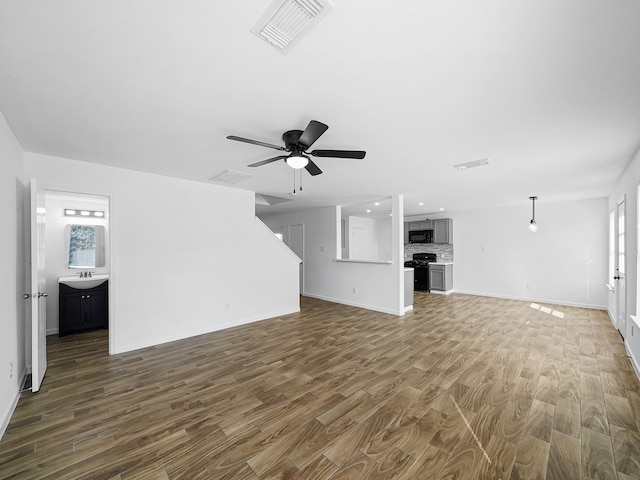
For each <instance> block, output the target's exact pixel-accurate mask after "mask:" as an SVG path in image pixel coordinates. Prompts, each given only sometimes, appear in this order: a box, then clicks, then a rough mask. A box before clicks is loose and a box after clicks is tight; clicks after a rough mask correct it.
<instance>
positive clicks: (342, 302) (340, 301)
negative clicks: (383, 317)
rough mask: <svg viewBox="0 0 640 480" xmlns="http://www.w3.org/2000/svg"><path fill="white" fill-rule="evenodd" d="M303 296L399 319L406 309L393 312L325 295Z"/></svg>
mask: <svg viewBox="0 0 640 480" xmlns="http://www.w3.org/2000/svg"><path fill="white" fill-rule="evenodd" d="M303 295H304V296H305V297H311V298H317V299H318V300H325V301H327V302H332V303H340V304H342V305H349V306H350V307H358V308H364V309H365V310H373V311H374V312H380V313H388V314H391V315H397V316H399V317H401V316H402V315H404V307H402V311H397V310H392V309H390V308H386V307H380V306H378V305H368V304H365V303H358V302H349V301H348V300H343V299H341V298H332V297H325V296H324V295H316V294H314V293H308V292H305V293H303Z"/></svg>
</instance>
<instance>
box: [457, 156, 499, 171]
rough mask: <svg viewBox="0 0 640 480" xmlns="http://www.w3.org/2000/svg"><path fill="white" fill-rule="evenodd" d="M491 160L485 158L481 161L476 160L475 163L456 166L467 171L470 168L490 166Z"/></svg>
mask: <svg viewBox="0 0 640 480" xmlns="http://www.w3.org/2000/svg"><path fill="white" fill-rule="evenodd" d="M490 163H491V160H489V159H488V158H483V159H481V160H474V161H473V162H467V163H459V164H458V165H454V167H456V168H457V169H458V170H467V169H468V168H474V167H481V166H482V165H489V164H490Z"/></svg>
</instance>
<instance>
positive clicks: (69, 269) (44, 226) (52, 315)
mask: <svg viewBox="0 0 640 480" xmlns="http://www.w3.org/2000/svg"><path fill="white" fill-rule="evenodd" d="M36 183H37V182H36ZM36 189H37V195H38V197H39V198H40V197H41V198H42V201H39V202H38V203H36V202H35V201H33V200H32V202H31V208H30V212H29V215H36V214H37V212H36V210H38V211H39V214H40V217H41V222H40V220H39V222H40V223H39V224H38V229H37V232H36V231H35V230H34V227H33V226H31V228H30V234H29V235H28V237H29V238H31V239H33V240H34V241H36V240H35V238H34V237H39V238H38V240H37V241H36V243H39V244H41V246H42V248H41V250H42V251H41V253H40V254H39V255H34V253H33V250H32V254H31V264H34V262H35V263H38V260H37V259H36V257H42V258H40V260H39V262H40V263H42V268H40V269H38V270H37V271H35V273H34V269H32V268H29V269H28V271H30V272H32V273H31V274H30V275H28V276H29V277H31V278H32V279H35V278H36V277H37V280H38V282H39V283H41V284H42V286H40V287H38V289H37V291H38V292H42V293H43V294H42V295H41V296H42V297H43V298H42V299H41V301H40V302H38V304H37V306H36V307H35V308H34V306H33V303H31V305H32V308H28V309H27V310H28V313H27V315H28V318H27V322H26V330H27V331H26V335H25V337H26V343H27V345H26V347H27V348H26V356H27V359H31V369H30V370H31V372H32V375H33V376H36V375H37V377H38V378H37V379H36V378H33V380H32V390H33V391H37V390H38V389H39V385H40V381H42V378H43V376H44V372H45V371H46V348H47V341H46V337H47V336H51V335H57V334H58V332H59V318H58V311H59V310H58V299H59V283H58V279H59V277H65V276H79V273H80V272H81V271H83V272H84V271H90V272H91V273H92V275H95V274H106V275H109V274H110V265H111V249H110V234H109V232H110V228H109V227H110V211H109V206H110V198H109V197H108V196H103V195H94V194H87V193H79V192H71V191H63V190H54V189H49V188H38V187H37V185H36ZM32 195H33V194H32ZM71 210H75V211H76V215H75V216H74V215H72V214H71V213H70V211H71ZM89 212H92V213H91V214H89ZM85 213H86V215H85ZM27 224H29V223H27ZM70 225H82V226H86V227H90V226H94V227H96V228H95V229H96V230H98V228H97V227H98V226H99V227H100V229H101V231H103V232H104V235H103V236H101V239H102V241H103V244H102V246H101V247H98V248H100V252H101V253H102V251H103V253H104V257H103V259H104V261H103V262H102V263H101V264H100V263H96V264H93V265H92V266H89V265H88V264H86V265H87V266H86V267H84V268H82V269H78V268H75V267H76V265H73V264H70V263H69V258H70V255H69V246H70V244H69V233H68V232H69V227H70ZM96 253H98V252H97V251H96ZM31 290H33V285H31ZM33 291H34V292H35V291H36V290H33ZM35 315H38V317H39V318H40V320H39V323H37V322H35V321H34V320H33V317H34V316H35ZM109 338H110V339H111V338H113V337H112V335H111V332H110V335H109Z"/></svg>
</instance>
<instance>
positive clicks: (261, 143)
mask: <svg viewBox="0 0 640 480" xmlns="http://www.w3.org/2000/svg"><path fill="white" fill-rule="evenodd" d="M227 138H228V139H229V140H235V141H236V142H244V143H250V144H252V145H260V146H261V147H268V148H275V149H276V150H284V151H287V149H286V148H284V147H282V146H280V145H272V144H270V143H265V142H260V141H258V140H251V139H250V138H243V137H236V136H235V135H229V136H228V137H227Z"/></svg>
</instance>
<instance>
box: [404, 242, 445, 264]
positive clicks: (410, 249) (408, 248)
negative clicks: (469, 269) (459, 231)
mask: <svg viewBox="0 0 640 480" xmlns="http://www.w3.org/2000/svg"><path fill="white" fill-rule="evenodd" d="M414 253H436V254H437V255H438V261H439V262H453V245H451V244H444V243H405V245H404V259H405V260H411V259H412V258H413V254H414Z"/></svg>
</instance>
